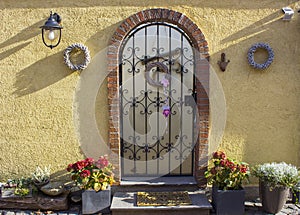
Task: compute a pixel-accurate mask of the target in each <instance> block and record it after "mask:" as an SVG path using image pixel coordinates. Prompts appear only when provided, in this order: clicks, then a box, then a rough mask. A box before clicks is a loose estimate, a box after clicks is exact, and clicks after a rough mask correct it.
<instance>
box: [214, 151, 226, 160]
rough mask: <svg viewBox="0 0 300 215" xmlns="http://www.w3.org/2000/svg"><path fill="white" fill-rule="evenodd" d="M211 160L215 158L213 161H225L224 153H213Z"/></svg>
mask: <svg viewBox="0 0 300 215" xmlns="http://www.w3.org/2000/svg"><path fill="white" fill-rule="evenodd" d="M213 158H215V159H225V158H226V155H225V153H224V152H221V151H217V152H214V153H213Z"/></svg>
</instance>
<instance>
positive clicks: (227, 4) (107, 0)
mask: <svg viewBox="0 0 300 215" xmlns="http://www.w3.org/2000/svg"><path fill="white" fill-rule="evenodd" d="M297 1H298V0H288V1H277V2H274V0H264V1H261V2H260V3H259V4H249V2H248V1H242V0H230V1H207V0H197V1H194V0H185V1H182V0H181V1H180V0H175V1H161V0H152V1H131V0H127V1H126V0H125V1H122V3H120V1H111V0H101V1H76V3H74V1H73V0H64V1H58V2H55V1H52V2H47V4H45V3H44V2H43V1H32V0H23V1H19V2H18V3H17V4H16V3H15V0H6V1H4V2H2V3H0V9H7V8H49V9H53V8H58V7H70V8H72V7H96V6H98V7H109V6H132V7H151V6H152V7H153V5H155V6H157V7H171V6H181V5H183V4H186V5H189V6H191V7H208V8H210V7H211V8H229V9H231V8H232V7H234V8H236V9H262V8H274V9H275V8H281V7H284V6H287V5H288V4H292V3H295V2H297ZM216 2H217V3H216Z"/></svg>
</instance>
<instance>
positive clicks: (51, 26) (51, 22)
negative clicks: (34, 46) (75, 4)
mask: <svg viewBox="0 0 300 215" xmlns="http://www.w3.org/2000/svg"><path fill="white" fill-rule="evenodd" d="M60 23H61V17H60V16H59V15H58V14H57V13H54V14H53V13H52V11H51V12H50V17H49V18H48V20H47V21H46V22H45V24H44V25H43V26H41V27H40V28H41V29H42V39H43V43H44V44H45V46H47V47H49V48H51V49H52V48H54V47H56V46H58V44H59V43H60V41H61V29H63V27H62V26H61V25H60ZM46 30H49V31H58V32H59V36H58V40H57V43H56V44H54V45H53V44H50V45H49V44H47V42H46V41H45V31H46Z"/></svg>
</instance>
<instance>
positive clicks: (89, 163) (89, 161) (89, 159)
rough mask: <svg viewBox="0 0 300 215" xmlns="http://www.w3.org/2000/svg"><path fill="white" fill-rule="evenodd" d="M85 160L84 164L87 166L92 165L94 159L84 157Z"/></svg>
mask: <svg viewBox="0 0 300 215" xmlns="http://www.w3.org/2000/svg"><path fill="white" fill-rule="evenodd" d="M85 162H86V166H89V165H93V164H94V162H95V161H94V159H93V158H86V159H85Z"/></svg>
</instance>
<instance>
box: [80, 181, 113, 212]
mask: <svg viewBox="0 0 300 215" xmlns="http://www.w3.org/2000/svg"><path fill="white" fill-rule="evenodd" d="M110 204H111V187H110V186H108V188H107V189H106V190H102V191H99V192H96V191H95V190H84V191H83V192H82V214H95V213H98V212H104V211H106V210H107V208H109V207H110Z"/></svg>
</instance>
